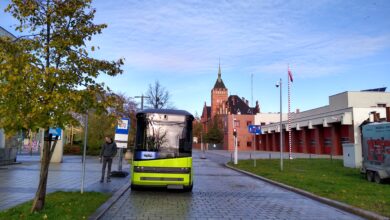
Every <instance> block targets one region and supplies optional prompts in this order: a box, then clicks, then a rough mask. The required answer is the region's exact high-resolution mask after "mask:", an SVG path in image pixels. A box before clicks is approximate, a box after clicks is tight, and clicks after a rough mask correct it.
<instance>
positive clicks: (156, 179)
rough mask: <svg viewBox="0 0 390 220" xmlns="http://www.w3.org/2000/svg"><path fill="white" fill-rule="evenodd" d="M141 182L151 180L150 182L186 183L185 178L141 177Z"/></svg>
mask: <svg viewBox="0 0 390 220" xmlns="http://www.w3.org/2000/svg"><path fill="white" fill-rule="evenodd" d="M141 180H149V181H184V178H172V177H141Z"/></svg>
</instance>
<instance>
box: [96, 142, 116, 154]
mask: <svg viewBox="0 0 390 220" xmlns="http://www.w3.org/2000/svg"><path fill="white" fill-rule="evenodd" d="M116 152H117V147H116V143H115V142H111V143H107V142H104V144H103V146H102V150H101V151H100V157H115V155H116Z"/></svg>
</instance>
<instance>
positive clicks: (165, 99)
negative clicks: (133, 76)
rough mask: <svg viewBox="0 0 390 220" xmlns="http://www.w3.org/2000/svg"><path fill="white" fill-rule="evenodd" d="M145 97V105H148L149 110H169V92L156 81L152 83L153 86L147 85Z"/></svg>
mask: <svg viewBox="0 0 390 220" xmlns="http://www.w3.org/2000/svg"><path fill="white" fill-rule="evenodd" d="M146 96H149V98H148V99H146V100H147V101H146V103H147V104H149V105H150V107H151V108H156V109H162V108H169V107H170V106H169V99H170V95H169V92H168V91H167V90H166V89H165V88H164V87H163V86H162V85H161V84H160V82H159V81H158V80H157V81H155V82H154V85H152V84H149V89H148V91H147V92H146Z"/></svg>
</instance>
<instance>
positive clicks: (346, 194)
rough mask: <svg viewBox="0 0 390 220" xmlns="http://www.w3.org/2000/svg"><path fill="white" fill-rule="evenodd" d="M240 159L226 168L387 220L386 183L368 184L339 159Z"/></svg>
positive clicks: (389, 189) (388, 199)
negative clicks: (257, 176) (357, 208)
mask: <svg viewBox="0 0 390 220" xmlns="http://www.w3.org/2000/svg"><path fill="white" fill-rule="evenodd" d="M256 163H257V166H256V167H254V166H253V160H240V161H239V163H238V165H236V166H235V165H233V164H232V163H229V165H231V166H234V167H236V168H239V169H242V170H245V171H248V172H251V173H253V174H256V175H259V176H263V177H265V178H268V179H271V180H275V181H277V182H280V183H284V184H287V185H290V186H293V187H295V188H299V189H303V190H305V191H308V192H311V193H314V194H316V195H319V196H322V197H325V198H329V199H333V200H337V201H340V202H344V203H346V204H349V205H352V206H355V207H359V208H362V209H365V210H369V211H373V212H376V213H378V214H381V215H384V216H388V217H390V184H388V183H386V184H376V183H372V182H368V181H367V180H366V179H365V177H364V176H363V175H362V174H360V170H359V169H353V168H346V167H344V166H343V161H342V160H330V159H293V160H284V169H283V171H280V160H278V159H261V160H256Z"/></svg>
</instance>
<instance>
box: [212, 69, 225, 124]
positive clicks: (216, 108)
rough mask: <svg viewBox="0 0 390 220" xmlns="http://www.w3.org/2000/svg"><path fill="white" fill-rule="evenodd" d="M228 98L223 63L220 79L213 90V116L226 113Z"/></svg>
mask: <svg viewBox="0 0 390 220" xmlns="http://www.w3.org/2000/svg"><path fill="white" fill-rule="evenodd" d="M227 100H228V90H227V88H226V87H225V84H224V83H223V81H222V78H221V63H220V64H219V68H218V79H217V81H216V82H215V85H214V88H213V89H212V90H211V118H214V116H215V115H217V114H226V113H227V112H225V111H226V106H225V105H226V101H227Z"/></svg>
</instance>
